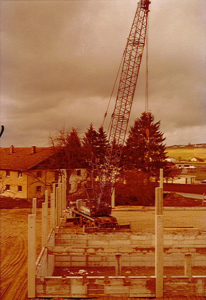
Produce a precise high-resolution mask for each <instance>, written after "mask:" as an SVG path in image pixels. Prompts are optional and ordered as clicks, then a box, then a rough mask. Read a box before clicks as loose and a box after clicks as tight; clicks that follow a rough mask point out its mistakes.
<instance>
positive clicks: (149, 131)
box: [122, 112, 166, 176]
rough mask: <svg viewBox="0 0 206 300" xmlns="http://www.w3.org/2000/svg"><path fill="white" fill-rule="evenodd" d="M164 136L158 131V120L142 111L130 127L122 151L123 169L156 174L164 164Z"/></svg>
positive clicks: (151, 174)
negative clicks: (155, 120)
mask: <svg viewBox="0 0 206 300" xmlns="http://www.w3.org/2000/svg"><path fill="white" fill-rule="evenodd" d="M164 140H165V138H164V137H163V133H162V132H161V131H160V121H158V122H156V123H155V122H154V116H153V115H152V114H151V113H150V112H149V113H146V112H143V113H142V115H141V117H140V118H139V119H137V120H136V121H135V122H134V126H132V127H131V128H130V131H129V136H128V139H127V143H126V146H125V148H124V151H123V159H122V165H123V166H124V168H125V169H136V170H140V171H143V172H146V173H147V174H148V176H158V175H159V169H160V168H164V167H165V166H166V161H165V159H166V153H165V144H164Z"/></svg>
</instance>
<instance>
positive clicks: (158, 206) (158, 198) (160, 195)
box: [155, 187, 163, 215]
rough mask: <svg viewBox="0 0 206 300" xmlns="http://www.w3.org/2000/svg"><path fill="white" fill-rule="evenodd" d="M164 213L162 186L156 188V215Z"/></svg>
mask: <svg viewBox="0 0 206 300" xmlns="http://www.w3.org/2000/svg"><path fill="white" fill-rule="evenodd" d="M162 214H163V190H162V188H160V187H157V188H155V215H162Z"/></svg>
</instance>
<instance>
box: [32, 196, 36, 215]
mask: <svg viewBox="0 0 206 300" xmlns="http://www.w3.org/2000/svg"><path fill="white" fill-rule="evenodd" d="M32 214H33V215H36V198H33V199H32Z"/></svg>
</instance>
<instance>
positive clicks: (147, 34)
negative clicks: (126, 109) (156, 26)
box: [145, 16, 149, 113]
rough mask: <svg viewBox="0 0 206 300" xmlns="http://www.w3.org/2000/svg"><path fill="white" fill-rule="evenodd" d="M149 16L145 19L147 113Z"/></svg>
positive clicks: (146, 105) (146, 102) (146, 98)
mask: <svg viewBox="0 0 206 300" xmlns="http://www.w3.org/2000/svg"><path fill="white" fill-rule="evenodd" d="M148 23H149V16H148V19H147V32H146V44H145V46H146V87H145V112H146V113H148V110H149V108H148V77H149V75H148V36H149V24H148Z"/></svg>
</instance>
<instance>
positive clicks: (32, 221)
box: [28, 214, 36, 298]
mask: <svg viewBox="0 0 206 300" xmlns="http://www.w3.org/2000/svg"><path fill="white" fill-rule="evenodd" d="M35 274H36V215H35V214H31V215H28V298H35V296H36V295H35V294H36V293H35Z"/></svg>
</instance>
